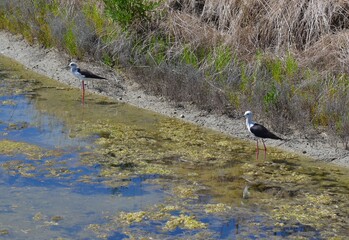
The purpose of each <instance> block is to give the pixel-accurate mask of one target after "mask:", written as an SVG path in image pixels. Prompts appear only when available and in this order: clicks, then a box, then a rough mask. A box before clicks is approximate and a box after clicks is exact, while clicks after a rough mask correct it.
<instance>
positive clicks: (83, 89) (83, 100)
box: [81, 80, 85, 105]
mask: <svg viewBox="0 0 349 240" xmlns="http://www.w3.org/2000/svg"><path fill="white" fill-rule="evenodd" d="M81 84H82V86H81V89H82V99H81V101H82V105H84V103H85V82H84V80H82V82H81Z"/></svg>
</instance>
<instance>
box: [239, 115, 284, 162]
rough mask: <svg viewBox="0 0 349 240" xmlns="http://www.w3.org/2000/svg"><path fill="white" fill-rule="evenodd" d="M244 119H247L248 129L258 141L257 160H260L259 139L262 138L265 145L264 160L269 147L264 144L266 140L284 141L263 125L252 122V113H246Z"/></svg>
mask: <svg viewBox="0 0 349 240" xmlns="http://www.w3.org/2000/svg"><path fill="white" fill-rule="evenodd" d="M244 117H245V118H246V127H247V129H248V131H249V132H250V133H252V134H253V135H254V136H255V137H256V140H257V148H256V159H258V154H259V148H258V139H259V138H261V139H262V142H263V145H264V159H265V158H266V155H267V147H266V146H265V143H264V138H271V139H278V140H283V139H282V138H280V137H278V136H276V135H275V134H274V133H272V132H270V131H269V130H268V129H266V128H265V127H264V126H263V125H260V124H258V123H255V122H253V121H252V112H251V111H246V112H245V114H244Z"/></svg>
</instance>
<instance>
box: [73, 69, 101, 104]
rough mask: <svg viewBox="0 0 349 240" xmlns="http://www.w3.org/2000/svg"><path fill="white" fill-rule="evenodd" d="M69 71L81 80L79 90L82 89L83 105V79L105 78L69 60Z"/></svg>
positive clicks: (83, 98)
mask: <svg viewBox="0 0 349 240" xmlns="http://www.w3.org/2000/svg"><path fill="white" fill-rule="evenodd" d="M69 67H70V71H71V72H72V73H73V74H74V76H75V77H77V78H78V79H79V80H80V81H81V90H82V99H81V101H82V105H84V102H85V80H91V79H106V78H104V77H100V76H98V75H96V74H94V73H92V72H90V71H88V70H86V69H80V68H79V67H78V65H77V64H76V63H75V62H71V63H70V64H69Z"/></svg>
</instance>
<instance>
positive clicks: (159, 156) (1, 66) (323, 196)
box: [0, 57, 349, 239]
mask: <svg viewBox="0 0 349 240" xmlns="http://www.w3.org/2000/svg"><path fill="white" fill-rule="evenodd" d="M67 74H69V72H67ZM0 81H1V84H0V87H1V88H0V103H1V104H0V129H1V135H0V153H1V156H0V166H1V168H0V183H1V184H0V193H1V194H0V198H1V201H0V213H1V215H0V234H1V235H2V237H3V238H5V239H6V238H8V239H55V238H65V239H91V238H100V239H127V238H131V239H132V238H135V239H139V238H141V237H145V238H153V239H241V238H243V239H257V238H258V239H259V238H265V239H270V238H271V237H272V238H283V237H288V238H297V239H298V238H304V239H308V238H313V239H321V238H323V239H326V238H331V237H338V238H339V239H340V238H341V237H342V238H343V239H344V238H345V237H346V233H347V232H348V231H349V228H348V225H349V220H348V215H349V206H348V202H347V200H346V199H348V195H349V194H348V193H349V188H348V186H349V180H348V178H349V175H348V171H347V170H342V169H339V168H337V167H335V166H332V165H326V164H319V163H315V162H313V161H311V160H309V159H304V158H301V157H299V156H297V155H294V154H291V153H286V152H281V151H280V150H278V149H272V148H270V150H269V152H268V157H267V159H266V160H265V161H262V160H260V161H256V160H255V159H254V145H252V144H250V143H247V142H243V141H239V140H236V139H232V138H230V137H228V136H225V135H222V134H219V133H217V132H214V131H210V130H207V129H203V128H200V127H198V126H195V125H192V124H188V123H185V122H182V121H178V120H176V119H172V118H166V117H163V116H161V115H158V114H156V113H153V112H149V111H145V110H140V109H138V108H135V107H132V106H129V105H126V104H124V103H119V102H114V101H112V100H110V99H108V98H105V97H101V96H96V95H93V94H88V95H87V98H86V99H85V101H86V104H85V106H82V105H81V99H80V93H79V90H78V89H72V88H70V87H68V86H66V85H62V84H59V83H57V82H54V81H52V80H50V79H46V78H45V77H43V76H40V75H38V74H35V73H32V72H30V71H26V70H24V69H23V68H22V67H21V66H20V65H18V64H17V63H15V62H12V61H11V60H9V59H7V58H3V57H2V58H0ZM246 187H248V188H249V192H250V195H249V198H247V199H243V198H242V192H243V190H244V189H245V188H246Z"/></svg>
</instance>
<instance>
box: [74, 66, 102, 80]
mask: <svg viewBox="0 0 349 240" xmlns="http://www.w3.org/2000/svg"><path fill="white" fill-rule="evenodd" d="M78 72H79V73H80V74H81V75H83V76H85V78H95V79H105V78H104V77H100V76H98V75H96V74H94V73H92V72H90V71H88V70H85V69H80V68H78Z"/></svg>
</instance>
